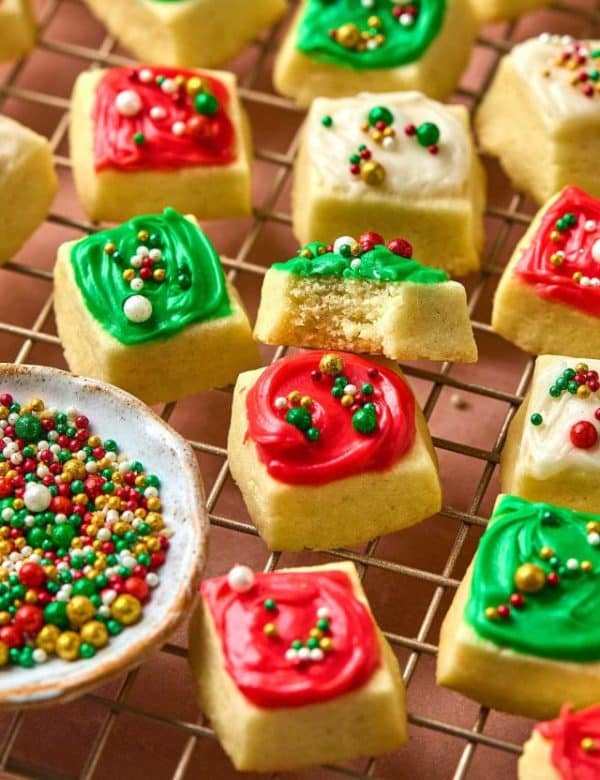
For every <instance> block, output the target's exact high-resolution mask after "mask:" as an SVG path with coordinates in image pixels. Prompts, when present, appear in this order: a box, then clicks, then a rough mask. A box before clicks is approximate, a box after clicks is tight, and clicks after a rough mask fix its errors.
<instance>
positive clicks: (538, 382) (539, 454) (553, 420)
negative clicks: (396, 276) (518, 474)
mask: <svg viewBox="0 0 600 780" xmlns="http://www.w3.org/2000/svg"><path fill="white" fill-rule="evenodd" d="M577 363H586V364H587V366H588V368H589V369H590V371H598V372H599V373H600V360H589V359H587V358H563V357H560V358H557V359H556V360H555V361H553V362H552V363H551V364H549V365H548V366H546V368H545V369H544V370H543V371H539V372H538V371H537V370H536V373H535V379H534V384H533V386H532V389H531V396H530V399H531V400H530V402H529V408H528V410H527V419H526V420H525V427H524V431H523V438H522V441H521V451H520V458H521V459H522V465H523V468H524V469H525V471H526V472H527V473H529V474H531V475H532V476H534V477H535V478H536V479H540V480H544V479H550V477H552V476H554V475H555V474H558V473H560V472H564V471H574V470H578V471H587V472H597V473H598V476H599V477H600V440H599V441H598V442H597V443H596V444H595V445H594V446H593V447H591V448H590V449H587V450H585V449H580V448H578V447H575V446H574V445H573V444H572V443H571V437H570V431H571V428H572V427H573V425H575V423H577V422H580V421H581V420H586V421H587V422H591V423H593V424H594V425H596V427H597V429H598V430H599V432H600V422H598V421H597V420H596V418H595V417H594V412H595V410H596V409H598V407H600V398H599V397H598V394H597V393H592V394H591V395H590V396H589V397H588V398H579V397H578V396H577V395H572V394H571V393H569V392H568V391H565V392H564V393H563V394H562V395H561V397H560V398H553V397H552V396H551V395H550V393H549V392H548V390H549V389H550V387H551V386H552V385H553V384H554V383H555V382H556V379H557V378H558V377H559V376H560V375H561V374H562V372H563V371H564V370H565V368H575V366H576V365H577ZM535 412H538V413H539V414H541V415H542V418H543V422H542V424H541V425H533V424H532V423H531V422H530V419H529V418H530V416H531V415H532V414H534V413H535Z"/></svg>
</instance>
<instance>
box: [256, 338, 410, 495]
mask: <svg viewBox="0 0 600 780" xmlns="http://www.w3.org/2000/svg"><path fill="white" fill-rule="evenodd" d="M324 354H326V353H324V352H320V351H314V352H313V351H311V352H303V353H301V354H299V355H295V356H294V357H290V358H284V359H283V360H279V361H277V362H276V363H273V364H272V365H271V366H269V368H267V369H265V370H264V371H263V372H262V374H261V375H260V377H259V378H258V380H257V382H256V384H255V385H254V386H253V387H252V388H251V389H250V391H249V392H248V395H247V399H246V412H247V420H248V436H249V437H250V439H251V440H252V441H253V442H254V444H255V446H256V450H257V453H258V457H259V458H260V460H261V461H262V462H263V463H264V465H265V466H266V468H267V470H268V472H269V474H270V475H271V476H272V477H273V478H274V479H277V480H279V481H281V482H286V483H288V484H295V485H322V484H326V483H328V482H333V481H335V480H339V479H343V478H345V477H351V476H354V475H356V474H362V473H364V472H369V471H383V470H385V469H388V468H391V467H392V466H393V465H394V464H395V463H397V462H398V461H399V460H400V459H401V458H403V457H404V456H405V455H406V454H407V453H408V452H409V451H410V449H411V447H412V446H413V443H414V440H415V435H416V428H415V401H414V398H413V395H412V393H411V391H410V389H409V388H408V386H407V385H406V383H405V382H404V381H403V379H401V378H400V376H398V374H396V373H395V372H393V371H390V370H389V369H387V368H383V367H380V366H379V365H377V364H375V363H371V362H370V361H367V360H364V359H363V358H360V357H358V356H356V355H351V354H349V353H343V352H341V353H336V354H338V355H340V356H341V357H342V358H343V361H344V364H345V365H344V376H345V377H346V378H347V380H348V384H352V385H354V386H355V387H357V388H361V386H362V385H363V384H365V383H372V387H373V394H372V395H371V396H369V400H370V401H371V402H372V403H374V405H375V408H376V414H377V427H376V429H375V430H374V431H373V432H372V433H369V434H363V433H359V432H358V431H357V430H355V428H354V427H353V424H352V410H351V409H348V408H345V407H343V406H342V404H341V403H340V400H339V399H338V398H335V397H333V396H332V392H331V391H332V384H333V382H332V379H331V377H327V376H325V375H324V376H322V377H321V379H320V380H319V381H315V380H314V379H313V378H312V376H311V374H312V372H314V371H317V370H318V369H319V361H320V359H321V358H322V357H323V355H324ZM372 369H375V370H376V371H377V377H376V378H374V379H372V378H371V377H370V376H369V371H370V370H372ZM295 391H297V392H299V393H300V395H301V396H305V395H307V396H309V397H310V398H311V399H312V424H313V425H314V426H315V427H316V428H317V429H319V431H320V437H319V439H318V441H310V440H309V439H308V438H307V436H306V435H305V433H304V432H302V431H301V430H298V428H296V427H294V426H293V425H290V424H289V423H288V422H287V421H286V417H285V413H283V412H281V411H279V410H278V408H277V405H276V402H277V399H278V398H286V397H288V396H289V395H290V393H293V392H295Z"/></svg>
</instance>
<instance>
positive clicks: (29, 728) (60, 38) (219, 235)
mask: <svg viewBox="0 0 600 780" xmlns="http://www.w3.org/2000/svg"><path fill="white" fill-rule="evenodd" d="M220 2H227V0H220ZM36 7H37V10H38V12H39V17H40V19H41V22H42V32H41V38H40V42H39V44H38V46H37V47H36V49H35V51H34V52H33V53H32V54H31V55H30V56H29V57H28V58H27V59H26V60H25V61H24V62H21V63H18V64H16V65H15V64H12V65H7V66H0V110H2V111H3V112H4V113H6V114H8V115H10V116H12V117H14V118H16V119H18V120H19V121H21V122H23V123H25V124H27V125H29V126H30V127H32V128H34V129H35V130H37V131H39V132H41V133H44V134H45V135H47V136H48V137H49V138H50V139H51V140H52V144H53V147H54V149H55V152H56V159H57V164H58V170H59V174H60V179H61V189H60V193H59V195H58V197H57V199H56V201H55V203H54V207H53V210H52V214H51V216H50V218H49V219H48V221H47V222H46V223H45V225H44V226H43V227H42V228H41V229H40V230H38V231H37V233H36V234H35V235H34V236H33V237H32V238H31V240H30V241H29V242H28V243H27V245H26V246H25V247H24V248H23V250H22V251H21V252H20V253H19V255H18V256H17V257H16V258H15V259H14V262H13V263H10V264H9V265H8V266H6V267H5V268H4V269H2V270H0V360H3V361H12V362H14V361H19V362H29V363H41V364H45V365H51V366H57V367H60V368H65V367H66V366H65V363H64V360H63V357H62V353H61V349H60V346H59V344H58V340H57V338H56V335H55V333H56V331H55V325H54V321H53V316H52V310H51V297H50V296H51V275H50V272H51V269H52V266H53V263H54V259H55V254H56V249H57V246H58V245H59V243H60V242H62V241H64V240H68V239H72V238H77V237H80V236H81V235H82V234H83V233H84V232H85V231H88V230H90V229H91V228H92V226H91V225H89V223H88V222H87V221H86V218H85V216H84V215H83V213H82V211H81V209H80V207H79V205H78V203H77V199H76V197H75V195H74V190H73V183H72V177H71V171H70V168H69V159H68V142H67V138H66V130H67V125H68V115H67V109H68V100H69V94H70V91H71V88H72V85H73V82H74V80H75V78H76V76H77V74H78V73H79V72H80V71H81V70H83V69H85V68H88V67H90V66H92V65H94V64H96V63H110V64H122V63H123V62H125V60H124V59H123V58H124V57H125V56H126V53H125V52H122V51H121V50H119V48H118V46H117V45H116V44H115V41H114V40H113V39H112V38H110V37H107V35H106V32H105V30H104V29H103V28H102V26H101V25H100V24H98V23H97V22H96V21H95V20H93V19H92V17H91V16H90V14H89V12H88V11H87V10H86V9H85V7H84V6H83V5H82V4H81V3H80V2H77V1H76V0H39V2H36ZM287 21H288V19H286V20H285V21H284V23H283V24H282V25H281V26H279V27H278V28H277V29H275V30H272V31H269V32H268V33H266V34H265V35H264V36H262V37H261V39H260V40H258V41H256V42H255V43H254V44H253V45H251V46H249V47H248V48H247V50H246V51H245V52H244V53H243V54H242V55H241V56H240V57H238V58H237V59H236V60H235V61H234V62H232V63H231V68H232V69H233V70H235V71H236V72H237V73H238V74H239V76H240V78H241V82H242V85H243V88H244V89H243V97H244V103H245V106H246V108H247V110H248V112H249V115H250V119H251V122H252V127H253V132H254V139H255V145H256V149H257V160H256V165H255V170H254V204H255V216H254V218H253V219H248V220H238V221H230V222H227V223H226V224H225V223H209V224H208V225H206V229H207V232H208V233H209V235H210V236H211V238H212V239H213V240H214V242H215V244H216V246H217V248H218V249H219V251H220V252H222V253H223V254H224V255H227V256H228V257H231V258H235V259H234V260H233V261H232V262H231V263H230V264H228V270H229V272H230V274H231V275H232V276H233V277H234V279H235V283H236V285H237V286H238V288H239V289H240V291H241V293H242V296H243V298H244V300H245V302H246V304H247V306H248V308H249V310H250V313H251V316H252V317H254V315H255V313H256V304H257V298H258V294H259V290H260V284H261V280H262V274H263V273H264V269H265V268H266V267H267V266H268V265H270V263H272V262H274V261H276V260H279V259H282V258H286V257H289V256H291V255H292V254H293V253H294V251H295V248H296V247H295V243H294V240H293V237H292V235H291V231H290V227H289V225H290V220H289V186H290V179H291V176H290V165H291V162H292V160H293V155H294V150H295V144H296V139H297V131H298V128H299V126H300V123H301V121H302V114H301V113H300V112H298V111H297V110H296V109H294V107H293V106H291V105H290V104H289V103H288V102H287V101H285V100H282V99H281V98H277V97H275V96H274V95H273V90H272V85H271V78H270V74H271V66H272V59H273V52H274V50H276V47H277V44H278V41H279V40H280V38H281V34H282V31H283V30H284V29H285V26H286V24H287ZM545 30H548V31H552V32H560V33H570V34H573V35H576V36H582V37H583V36H589V35H590V34H593V35H596V37H597V36H598V34H599V33H600V3H599V2H597V1H595V0H568V1H565V2H561V3H556V4H554V5H553V7H552V9H551V10H548V11H540V12H536V13H532V14H529V15H528V16H526V17H523V18H522V19H521V20H520V21H519V22H518V23H516V24H514V25H508V24H500V25H495V26H489V27H487V28H484V29H483V30H482V32H481V36H480V38H479V40H478V43H477V46H476V48H475V50H474V52H473V57H472V60H471V64H470V67H469V68H468V70H467V72H466V73H465V74H464V77H463V80H462V82H461V89H460V90H459V91H458V93H457V94H456V96H455V98H454V100H456V101H460V102H464V103H466V104H467V105H469V106H470V107H475V106H476V105H477V102H478V100H479V98H480V95H481V93H482V91H483V90H484V89H485V87H486V84H488V83H489V79H490V77H491V75H492V73H493V70H494V68H495V66H496V64H497V61H498V58H499V56H500V55H501V54H502V53H503V52H505V51H507V50H508V49H509V48H510V46H511V44H512V43H513V42H515V41H518V40H522V39H523V38H526V37H529V36H530V35H533V34H536V33H539V32H541V31H545ZM1 34H2V31H1V30H0V35H1ZM440 67H443V63H440ZM485 164H486V168H487V170H488V175H489V202H488V211H487V217H486V228H487V244H486V251H485V256H484V258H485V261H484V271H483V272H482V274H479V275H473V276H472V277H470V278H468V279H467V280H466V285H467V289H468V292H469V295H470V306H471V312H472V318H473V321H474V325H475V331H476V336H477V341H478V345H479V350H480V361H479V363H478V364H477V365H476V366H453V365H449V364H445V365H439V364H410V365H408V366H406V369H407V373H408V375H409V378H410V381H411V384H412V386H413V388H414V389H415V392H416V394H417V396H418V398H419V401H420V402H421V403H422V405H423V406H424V408H425V411H426V413H427V415H428V417H429V422H430V426H431V430H432V433H433V436H434V439H435V443H436V446H437V452H438V455H439V459H440V465H441V472H442V478H443V483H444V489H445V496H444V510H443V512H442V513H441V514H440V515H438V516H437V517H434V518H431V519H430V520H427V521H425V522H424V523H422V524H420V525H418V526H417V527H414V528H412V529H410V530H407V531H404V532H402V533H399V534H395V535H392V536H389V537H386V538H384V539H381V540H380V541H379V542H376V543H371V544H370V545H368V546H366V547H362V548H360V549H355V550H352V551H343V552H341V553H335V554H334V553H331V554H328V553H321V554H313V553H305V554H299V555H290V554H284V555H281V556H279V555H269V552H268V550H267V549H266V547H265V545H264V544H263V543H262V541H261V540H260V539H259V538H258V537H257V536H256V535H255V532H254V529H253V527H252V526H251V524H250V523H249V520H248V516H247V514H246V512H245V509H244V506H243V503H242V501H241V498H240V495H239V492H238V491H237V489H236V488H235V487H234V486H233V485H232V483H231V479H230V476H229V474H228V472H227V469H226V463H225V451H224V447H225V443H226V435H227V428H228V416H229V410H230V394H229V393H228V392H225V391H215V392H211V393H206V394H203V395H199V396H197V397H194V398H190V399H187V400H185V401H181V402H179V403H177V404H176V405H175V406H172V405H170V406H167V407H165V408H160V409H159V411H160V412H161V413H162V414H163V415H164V416H165V418H167V419H169V421H170V422H171V424H172V425H173V426H174V427H175V428H176V429H177V430H179V431H180V432H182V433H183V434H185V435H186V436H187V437H188V438H189V439H190V440H192V442H193V443H194V445H195V448H196V451H197V455H198V461H199V464H200V467H201V470H202V473H203V476H204V481H205V485H206V490H207V495H208V508H209V511H210V513H211V519H212V522H213V529H212V538H211V548H210V556H209V563H208V570H207V574H209V575H214V574H218V573H222V572H224V571H226V570H227V569H228V568H229V567H230V566H231V565H232V564H233V563H235V562H236V561H245V562H247V563H248V564H250V565H251V566H253V567H256V568H263V567H270V568H273V567H275V566H277V567H280V566H284V565H285V566H289V565H293V564H300V563H301V564H307V563H318V562H324V561H326V560H332V559H334V558H335V557H337V556H339V555H343V556H349V557H351V558H353V559H354V560H356V561H357V562H358V563H359V565H360V567H361V573H362V574H363V575H364V584H365V588H366V591H367V594H368V596H369V598H370V600H371V605H372V607H373V610H374V613H375V616H376V618H377V620H378V622H379V624H380V626H381V627H382V628H383V629H384V630H385V631H386V633H387V635H388V637H389V638H390V640H391V641H392V644H393V647H394V650H395V652H396V653H397V655H398V658H399V659H400V662H401V664H402V668H403V670H404V676H405V680H406V682H407V684H408V702H409V711H410V720H411V726H410V741H409V743H408V745H407V746H406V747H405V748H404V749H402V750H401V751H398V752H397V753H395V754H393V755H390V756H386V757H384V758H380V759H378V760H377V761H370V760H367V759H364V760H359V761H354V762H350V763H349V764H347V765H345V766H344V767H327V768H319V769H314V770H312V771H306V772H302V773H284V774H282V775H280V776H281V777H285V778H288V779H289V778H305V779H306V780H317V778H319V780H321V779H323V780H324V779H325V778H327V779H328V780H329V778H335V777H374V778H381V779H383V778H386V779H389V778H414V779H416V780H429V779H434V780H438V779H439V780H442V779H443V780H445V779H446V778H455V779H456V780H458V778H469V780H478V779H481V778H488V779H494V780H496V779H498V780H503V779H504V778H512V777H514V776H515V768H516V758H517V755H518V751H519V746H520V745H521V743H522V742H523V741H524V740H525V739H526V738H527V736H528V734H529V731H530V728H531V723H529V722H528V721H525V720H523V719H519V718H511V717H506V716H503V715H500V714H497V713H494V712H487V711H485V710H480V708H479V707H478V706H477V705H476V704H475V703H473V702H470V701H467V700H466V699H464V698H462V697H460V696H458V695H456V694H453V693H450V692H448V691H445V690H442V689H439V688H436V687H435V684H434V666H435V651H436V647H435V646H436V642H437V639H438V632H439V626H440V622H441V620H442V618H443V616H444V614H445V611H446V609H447V607H448V604H449V602H450V600H451V598H452V596H453V593H454V591H455V588H456V586H457V584H458V581H459V579H460V577H461V576H462V575H463V573H464V571H465V567H466V565H467V564H468V562H469V561H470V559H471V557H472V555H473V552H474V550H475V547H476V544H477V540H478V538H479V536H480V535H481V531H482V527H483V525H484V523H485V518H486V517H487V516H488V513H489V511H490V508H491V506H492V505H493V501H494V498H495V496H496V494H497V491H498V482H497V468H496V466H497V463H498V454H499V451H500V449H501V447H502V443H503V436H504V433H505V430H506V424H507V422H508V420H509V418H510V416H511V415H512V413H513V412H514V409H515V407H516V405H517V404H518V403H519V400H520V398H521V397H522V392H523V390H524V388H525V386H526V382H527V379H528V377H529V372H530V369H531V363H530V361H529V359H528V358H527V356H526V355H524V354H523V353H521V352H520V351H519V350H517V349H516V348H514V347H512V346H511V345H510V344H507V343H506V342H504V341H503V340H502V339H500V338H499V337H498V336H496V335H494V334H493V333H491V332H490V327H489V321H490V303H491V298H492V294H493V291H494V288H495V286H496V284H497V281H498V273H499V270H501V268H502V266H503V265H504V264H505V263H506V261H507V259H508V257H509V256H510V252H511V250H512V248H513V247H514V245H515V243H516V241H517V240H518V238H519V237H520V236H521V235H522V233H523V231H524V229H525V227H526V225H527V223H528V221H529V219H530V218H531V215H532V214H533V213H534V211H535V208H534V206H533V204H532V203H530V202H528V201H527V200H525V199H523V198H521V197H519V196H518V195H516V194H515V193H514V192H513V191H512V190H511V188H510V185H509V183H508V181H507V179H506V178H505V176H504V175H503V174H502V172H501V171H500V169H499V166H498V164H497V163H496V162H495V161H493V160H490V159H485ZM1 198H2V194H1V193H0V202H1ZM582 351H584V347H582ZM263 355H264V359H265V362H267V361H268V360H270V359H272V358H273V355H274V351H273V350H270V349H265V350H264V352H263ZM459 402H460V403H459ZM350 512H351V509H350V508H349V513H350ZM186 642H187V639H186V631H185V627H184V628H182V629H181V630H180V631H179V632H178V633H177V634H176V635H175V636H174V637H172V640H171V643H170V644H169V645H168V646H167V647H166V648H164V650H163V651H162V652H160V653H159V654H157V655H156V656H155V657H154V658H153V659H152V660H151V661H150V662H149V663H147V664H145V665H144V666H143V667H141V668H140V669H139V670H137V671H136V672H133V673H131V674H129V675H127V676H122V677H121V679H115V680H114V681H113V682H111V683H110V684H108V685H105V686H103V687H102V688H100V689H98V690H97V691H95V692H94V693H93V694H90V695H87V696H85V697H84V698H83V699H80V700H79V701H76V702H73V703H70V704H67V705H64V706H61V707H55V708H53V709H48V710H43V711H38V712H28V713H26V714H22V713H14V714H5V715H2V716H0V767H1V768H2V769H0V773H1V776H6V777H9V776H20V775H25V776H31V777H42V778H49V779H50V778H71V777H82V778H96V779H99V778H115V780H121V779H122V778H138V777H139V778H142V777H143V778H145V780H158V779H159V778H160V779H162V778H177V780H182V779H183V778H197V777H203V778H209V779H210V780H213V778H214V779H215V780H229V778H233V777H235V776H236V773H235V772H234V771H233V769H232V767H231V764H230V763H229V761H228V759H227V758H226V757H225V756H224V754H223V752H222V751H221V749H220V747H219V745H218V743H217V742H216V740H215V739H214V737H213V736H212V734H211V732H210V730H209V729H208V728H207V727H206V724H204V723H203V721H202V717H201V715H200V714H199V713H198V710H197V707H196V705H195V702H194V692H193V683H192V679H191V676H190V673H189V671H188V668H187V664H186V659H185V647H186ZM506 684H507V685H510V680H507V681H506ZM248 777H251V775H248Z"/></svg>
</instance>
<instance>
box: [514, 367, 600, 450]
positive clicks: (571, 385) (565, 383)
mask: <svg viewBox="0 0 600 780" xmlns="http://www.w3.org/2000/svg"><path fill="white" fill-rule="evenodd" d="M599 390H600V377H599V375H598V372H597V371H594V370H590V368H589V366H588V365H587V363H577V365H576V366H574V367H571V366H569V367H567V368H565V370H564V371H562V372H561V374H560V375H559V376H558V377H557V378H556V380H555V381H554V383H553V384H552V385H550V387H549V388H548V394H549V395H550V396H552V398H561V397H562V395H563V394H564V393H569V394H570V395H574V396H577V397H578V398H583V399H586V398H590V397H591V396H592V395H593V394H595V393H598V391H599ZM594 417H595V418H596V420H598V421H600V406H599V407H597V408H596V410H595V411H594ZM529 421H530V422H531V424H532V425H535V426H536V427H537V426H540V425H543V423H544V419H543V417H542V415H541V414H540V413H539V412H534V413H533V414H532V415H531V416H530V418H529ZM569 438H570V440H571V443H572V444H573V446H574V447H577V448H578V449H582V450H588V449H591V448H592V447H593V446H595V444H596V442H597V441H598V429H597V428H596V425H595V424H594V423H592V422H590V421H589V420H579V421H578V422H576V423H574V424H573V425H572V426H571V429H570V431H569Z"/></svg>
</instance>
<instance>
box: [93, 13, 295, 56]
mask: <svg viewBox="0 0 600 780" xmlns="http://www.w3.org/2000/svg"><path fill="white" fill-rule="evenodd" d="M84 2H85V4H86V5H87V6H88V8H90V9H91V10H92V11H93V12H94V14H95V15H96V16H97V17H98V19H100V21H101V22H103V23H104V24H105V25H106V26H107V28H108V30H109V31H110V32H111V33H112V34H113V35H115V36H116V37H117V38H118V39H119V41H120V42H121V43H122V44H123V46H125V47H126V48H128V49H129V50H130V51H131V52H132V53H133V54H134V55H135V56H136V57H137V59H138V60H140V61H141V62H156V63H160V64H161V65H181V66H184V67H185V66H187V67H194V66H201V67H205V68H210V67H213V66H216V65H221V64H223V63H224V62H225V61H226V60H228V59H230V58H231V57H235V56H236V55H237V54H238V53H239V52H240V51H241V50H242V49H243V48H244V46H245V45H246V44H247V43H248V42H249V41H251V40H252V38H253V37H254V36H255V35H257V34H258V33H259V32H260V31H261V30H262V29H263V27H266V26H267V25H269V24H272V23H273V22H275V21H276V20H277V19H279V17H280V16H282V15H283V13H284V11H285V8H286V3H285V0H252V2H250V3H249V2H247V0H225V1H224V0H84Z"/></svg>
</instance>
